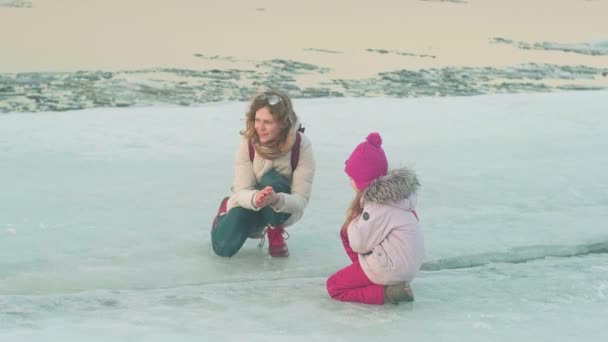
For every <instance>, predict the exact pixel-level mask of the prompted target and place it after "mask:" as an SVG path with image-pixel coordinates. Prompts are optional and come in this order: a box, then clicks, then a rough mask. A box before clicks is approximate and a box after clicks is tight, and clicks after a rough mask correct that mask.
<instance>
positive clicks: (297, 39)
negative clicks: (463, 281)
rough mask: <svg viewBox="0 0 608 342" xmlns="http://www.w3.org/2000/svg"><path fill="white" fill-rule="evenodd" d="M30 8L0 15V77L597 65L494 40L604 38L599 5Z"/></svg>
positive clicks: (555, 0)
mask: <svg viewBox="0 0 608 342" xmlns="http://www.w3.org/2000/svg"><path fill="white" fill-rule="evenodd" d="M13 2H14V3H19V2H16V1H13ZM4 3H11V2H10V1H8V0H5V1H4ZM22 3H23V1H22ZM25 3H26V4H27V3H28V2H25ZM29 3H30V4H31V7H0V42H2V44H1V49H2V61H1V63H0V72H3V73H14V72H27V71H30V72H31V71H75V70H134V69H146V68H152V67H176V68H186V69H193V70H205V69H211V68H220V69H224V68H243V67H246V66H251V65H254V64H255V63H256V62H257V61H260V60H269V59H274V58H278V59H285V60H295V61H299V62H303V63H310V64H313V65H317V66H320V67H325V68H330V69H331V72H332V73H333V76H334V77H336V78H359V77H368V76H370V75H375V74H377V73H378V72H381V71H391V70H398V69H420V68H440V67H446V66H455V67H460V66H491V67H505V66H512V65H516V64H522V63H550V64H559V65H586V66H592V67H605V66H607V65H608V55H603V56H592V55H585V54H577V53H568V52H562V51H546V50H525V49H520V48H518V47H517V46H515V45H513V44H500V43H496V42H495V41H493V39H495V38H502V39H508V40H512V41H513V42H525V43H529V44H534V43H541V42H554V43H562V44H575V43H588V42H593V41H598V40H600V41H601V40H603V41H608V21H606V19H605V14H606V13H608V1H603V0H596V1H586V0H535V1H528V0H510V1H506V0H501V1H499V0H468V1H421V0H409V1H398V0H376V1H321V0H307V1H297V2H296V1H278V0H257V1H246V0H238V1H236V0H225V1H219V0H218V1H200V0H174V1H169V0H164V1H163V0H129V1H124V0H99V1H94V0H91V1H82V0H44V1H42V0H39V1H36V0H33V1H30V2H29ZM378 51H380V52H378ZM196 54H199V56H198V57H197V56H196ZM200 55H202V56H205V57H207V58H201V57H200ZM213 57H215V59H213Z"/></svg>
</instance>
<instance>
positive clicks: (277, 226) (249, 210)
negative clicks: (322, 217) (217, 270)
mask: <svg viewBox="0 0 608 342" xmlns="http://www.w3.org/2000/svg"><path fill="white" fill-rule="evenodd" d="M300 128H301V126H300V122H299V120H298V117H297V116H296V113H295V112H294V110H293V106H292V103H291V100H290V99H289V97H288V96H287V95H286V94H284V93H282V92H279V91H274V90H273V91H266V92H263V93H260V94H258V95H256V96H254V98H253V100H252V101H251V104H250V106H249V110H248V111H247V113H246V124H245V129H244V130H242V131H241V132H240V133H241V136H242V139H241V143H240V146H239V148H238V150H237V154H236V160H235V177H234V183H233V185H232V188H231V190H232V195H231V196H230V197H226V198H224V200H223V201H222V202H221V204H220V208H219V210H218V213H217V215H216V217H215V220H214V221H213V226H212V229H211V242H212V245H213V250H214V252H215V253H216V254H217V255H219V256H225V257H230V256H233V255H234V254H236V252H238V251H239V249H241V247H242V246H243V244H244V243H245V240H246V239H247V238H263V237H264V235H265V234H267V235H268V243H269V246H268V253H269V254H270V255H271V256H273V257H286V256H288V255H289V250H288V248H287V244H286V243H285V237H284V234H286V232H285V228H286V227H289V226H291V225H293V224H294V223H296V222H297V221H298V220H300V218H301V217H302V214H303V212H304V209H305V208H306V206H307V205H308V200H309V199H310V194H311V190H312V183H313V178H314V174H315V160H314V156H313V151H312V145H311V142H310V140H309V139H308V138H307V137H306V136H305V135H304V134H302V132H303V130H301V129H300ZM301 131H302V132H301Z"/></svg>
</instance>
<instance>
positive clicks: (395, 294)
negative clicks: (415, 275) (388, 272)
mask: <svg viewBox="0 0 608 342" xmlns="http://www.w3.org/2000/svg"><path fill="white" fill-rule="evenodd" d="M413 301H414V292H412V288H411V287H410V284H409V283H407V282H403V283H399V284H395V285H388V286H385V287H384V302H385V303H386V302H388V303H392V304H397V303H399V302H413Z"/></svg>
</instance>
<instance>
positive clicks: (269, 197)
mask: <svg viewBox="0 0 608 342" xmlns="http://www.w3.org/2000/svg"><path fill="white" fill-rule="evenodd" d="M278 201H279V195H278V194H277V193H276V192H274V189H273V188H272V187H271V186H267V187H265V188H264V189H262V190H260V191H258V193H257V194H256V195H255V206H256V207H258V208H264V207H265V206H267V205H271V206H272V205H275V204H277V202H278Z"/></svg>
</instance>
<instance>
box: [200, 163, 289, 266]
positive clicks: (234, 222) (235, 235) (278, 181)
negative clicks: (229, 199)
mask: <svg viewBox="0 0 608 342" xmlns="http://www.w3.org/2000/svg"><path fill="white" fill-rule="evenodd" d="M267 186H271V187H272V188H273V189H274V191H275V192H277V193H278V192H283V193H291V186H290V184H289V183H287V179H285V177H283V176H282V175H281V174H279V173H278V172H277V171H275V170H270V171H268V172H267V173H266V174H264V176H263V177H262V179H261V181H260V183H259V184H258V186H257V188H258V189H260V190H261V189H263V188H265V187H267ZM289 216H290V214H286V213H277V212H276V211H274V210H273V209H272V208H270V207H268V206H267V207H264V208H262V209H261V210H260V211H254V210H249V209H245V208H243V207H234V208H232V209H230V210H229V211H228V212H227V213H226V214H225V215H223V216H220V217H219V219H218V221H217V225H216V227H215V229H212V230H211V244H212V245H213V251H214V252H215V254H217V255H219V256H223V257H231V256H233V255H235V254H236V252H238V251H239V249H241V247H243V244H244V243H245V240H247V238H248V237H249V236H255V235H258V234H260V233H261V232H262V231H263V230H264V228H265V227H266V226H267V225H271V226H276V225H279V224H281V223H283V222H285V221H287V219H288V218H289Z"/></svg>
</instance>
